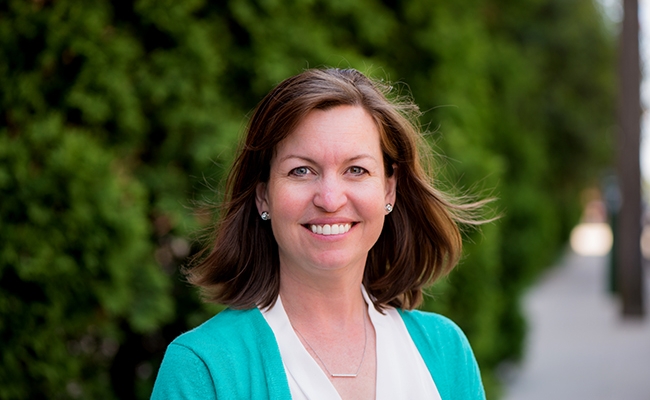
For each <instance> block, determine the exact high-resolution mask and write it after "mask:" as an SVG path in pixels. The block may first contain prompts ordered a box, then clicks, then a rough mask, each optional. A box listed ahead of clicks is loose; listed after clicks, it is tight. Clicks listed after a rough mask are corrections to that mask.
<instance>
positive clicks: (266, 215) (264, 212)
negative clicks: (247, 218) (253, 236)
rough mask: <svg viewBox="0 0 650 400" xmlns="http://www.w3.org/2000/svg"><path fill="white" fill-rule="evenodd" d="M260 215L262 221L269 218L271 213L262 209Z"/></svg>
mask: <svg viewBox="0 0 650 400" xmlns="http://www.w3.org/2000/svg"><path fill="white" fill-rule="evenodd" d="M260 217H262V220H263V221H268V220H270V219H271V215H269V213H268V212H266V211H262V214H260Z"/></svg>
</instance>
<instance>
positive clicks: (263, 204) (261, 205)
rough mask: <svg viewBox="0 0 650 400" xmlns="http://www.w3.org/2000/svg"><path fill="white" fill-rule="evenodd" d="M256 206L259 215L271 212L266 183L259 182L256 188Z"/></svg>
mask: <svg viewBox="0 0 650 400" xmlns="http://www.w3.org/2000/svg"><path fill="white" fill-rule="evenodd" d="M255 205H256V206H257V213H258V214H261V213H262V211H269V203H268V201H267V196H266V183H264V182H259V183H258V184H257V186H256V187H255Z"/></svg>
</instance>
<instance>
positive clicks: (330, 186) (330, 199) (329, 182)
mask: <svg viewBox="0 0 650 400" xmlns="http://www.w3.org/2000/svg"><path fill="white" fill-rule="evenodd" d="M347 201H348V197H347V194H346V191H345V184H344V183H343V182H341V180H340V179H337V177H335V176H330V175H326V176H323V177H322V178H321V179H320V180H319V183H318V187H317V189H316V193H315V194H314V205H315V206H316V207H318V208H320V209H322V210H323V211H325V212H328V213H333V212H336V211H338V210H340V209H341V208H342V207H343V206H344V205H345V204H346V203H347Z"/></svg>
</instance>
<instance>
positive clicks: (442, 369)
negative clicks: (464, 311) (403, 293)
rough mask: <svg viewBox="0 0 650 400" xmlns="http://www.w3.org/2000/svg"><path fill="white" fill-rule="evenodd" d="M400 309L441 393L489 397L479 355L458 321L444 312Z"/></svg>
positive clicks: (444, 394) (469, 396)
mask: <svg viewBox="0 0 650 400" xmlns="http://www.w3.org/2000/svg"><path fill="white" fill-rule="evenodd" d="M399 312H400V315H401V316H402V319H403V321H404V324H405V325H406V329H407V330H408V331H409V334H410V335H411V338H412V339H413V342H414V343H415V346H416V347H417V348H418V351H419V352H420V355H421V356H422V358H423V359H424V363H425V364H426V365H427V368H428V369H429V372H430V373H431V376H432V377H433V380H434V382H435V383H436V386H437V387H438V390H439V391H440V395H441V397H442V398H443V399H444V400H446V399H485V392H484V390H483V384H482V382H481V375H480V371H479V368H478V364H477V362H476V358H475V357H474V353H473V352H472V348H471V346H470V344H469V341H468V340H467V337H466V336H465V334H464V333H463V331H462V330H461V329H460V328H459V327H458V325H456V323H454V322H453V321H452V320H450V319H449V318H447V317H445V316H442V315H440V314H435V313H430V312H423V311H417V310H415V311H403V310H400V311H399Z"/></svg>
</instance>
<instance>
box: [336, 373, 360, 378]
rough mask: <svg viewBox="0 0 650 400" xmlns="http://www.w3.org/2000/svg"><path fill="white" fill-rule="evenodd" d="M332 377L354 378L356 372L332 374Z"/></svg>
mask: <svg viewBox="0 0 650 400" xmlns="http://www.w3.org/2000/svg"><path fill="white" fill-rule="evenodd" d="M330 375H332V378H356V377H357V374H332V373H330Z"/></svg>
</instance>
